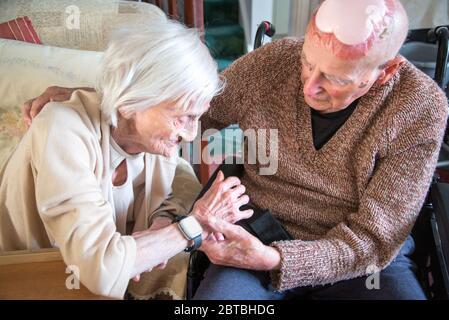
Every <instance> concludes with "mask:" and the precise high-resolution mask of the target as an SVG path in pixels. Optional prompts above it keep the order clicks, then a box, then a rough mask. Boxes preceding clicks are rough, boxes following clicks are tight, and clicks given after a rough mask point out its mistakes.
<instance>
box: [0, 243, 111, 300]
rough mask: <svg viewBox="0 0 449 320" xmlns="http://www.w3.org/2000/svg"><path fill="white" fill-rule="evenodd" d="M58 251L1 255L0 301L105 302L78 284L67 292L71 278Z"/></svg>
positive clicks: (47, 250)
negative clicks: (99, 300) (98, 300)
mask: <svg viewBox="0 0 449 320" xmlns="http://www.w3.org/2000/svg"><path fill="white" fill-rule="evenodd" d="M66 270H67V266H66V265H65V263H64V261H63V260H62V257H61V253H60V252H59V250H58V249H42V250H36V251H10V252H4V253H1V254H0V299H44V300H47V299H57V300H72V299H74V300H78V299H82V300H93V299H95V300H97V299H105V298H104V297H100V296H97V295H94V294H93V293H91V292H90V291H89V290H88V289H87V288H86V287H84V286H83V285H82V284H81V283H80V284H79V289H72V290H70V289H68V288H67V286H66V282H68V283H69V284H73V283H74V282H73V279H74V275H73V273H71V272H70V271H68V272H67V273H66Z"/></svg>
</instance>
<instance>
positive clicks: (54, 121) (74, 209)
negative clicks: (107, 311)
mask: <svg viewBox="0 0 449 320" xmlns="http://www.w3.org/2000/svg"><path fill="white" fill-rule="evenodd" d="M30 131H31V132H30V134H32V146H31V149H32V150H31V165H32V170H33V174H34V182H35V190H36V203H37V207H38V211H39V214H40V216H41V218H42V221H43V224H44V226H45V229H46V231H47V233H48V235H49V236H50V238H52V239H54V241H55V245H56V246H57V247H59V248H60V250H61V254H62V256H63V259H64V262H65V263H66V264H67V265H70V266H74V267H76V268H77V270H79V278H80V281H81V283H83V285H85V286H86V287H87V288H88V289H89V290H90V291H92V292H93V293H95V294H99V295H102V296H109V297H113V298H122V297H123V295H124V293H125V290H126V288H127V286H128V282H129V279H130V278H131V273H132V270H133V267H134V263H135V257H136V243H135V241H134V239H133V238H132V237H129V236H122V235H120V234H119V233H118V232H117V231H116V226H115V222H114V217H113V212H112V208H111V206H110V205H109V203H108V202H107V201H106V200H105V199H104V196H103V194H102V191H101V188H100V185H99V182H98V181H99V180H98V173H97V176H96V173H95V172H96V171H97V172H98V171H101V170H102V169H101V168H102V167H104V164H103V163H102V159H101V158H98V155H99V154H101V151H100V150H99V148H100V146H99V144H98V141H97V137H95V136H94V135H93V134H92V133H91V132H90V131H89V129H88V128H87V127H86V124H85V123H84V122H83V121H82V120H81V118H80V117H79V115H78V114H77V112H75V111H74V110H73V109H70V108H67V107H64V106H62V105H53V106H52V105H51V104H50V105H48V106H47V107H46V108H45V109H44V110H43V111H42V112H41V114H40V115H39V116H38V117H37V118H36V119H35V120H34V121H33V124H32V126H31V128H30ZM99 152H100V153H99Z"/></svg>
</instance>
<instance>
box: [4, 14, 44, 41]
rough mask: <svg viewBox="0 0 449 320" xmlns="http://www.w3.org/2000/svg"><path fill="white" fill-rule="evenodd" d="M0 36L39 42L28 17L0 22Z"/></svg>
mask: <svg viewBox="0 0 449 320" xmlns="http://www.w3.org/2000/svg"><path fill="white" fill-rule="evenodd" d="M0 38H3V39H11V40H19V41H25V42H31V43H37V44H41V40H40V39H39V37H38V35H37V33H36V31H35V30H34V28H33V25H32V23H31V21H30V19H28V17H20V18H17V19H14V20H10V21H7V22H4V23H1V24H0Z"/></svg>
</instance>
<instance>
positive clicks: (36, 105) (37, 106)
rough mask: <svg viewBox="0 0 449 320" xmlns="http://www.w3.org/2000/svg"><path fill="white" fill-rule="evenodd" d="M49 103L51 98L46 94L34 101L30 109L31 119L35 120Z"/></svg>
mask: <svg viewBox="0 0 449 320" xmlns="http://www.w3.org/2000/svg"><path fill="white" fill-rule="evenodd" d="M48 102H50V96H49V95H46V94H43V95H40V96H39V97H37V98H36V99H34V100H33V102H32V103H31V108H30V117H31V119H33V118H34V117H35V116H36V115H38V114H39V112H40V111H41V110H42V108H43V107H44V106H45V105H46V104H47V103H48Z"/></svg>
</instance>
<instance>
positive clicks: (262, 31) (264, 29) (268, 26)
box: [254, 21, 276, 49]
mask: <svg viewBox="0 0 449 320" xmlns="http://www.w3.org/2000/svg"><path fill="white" fill-rule="evenodd" d="M275 33H276V29H275V27H274V25H273V24H272V23H270V22H268V21H262V23H261V24H260V25H259V27H258V28H257V32H256V38H255V40H254V49H257V48H260V47H261V46H262V41H263V37H264V36H265V35H267V36H269V37H270V38H271V37H273V36H274V34H275Z"/></svg>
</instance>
